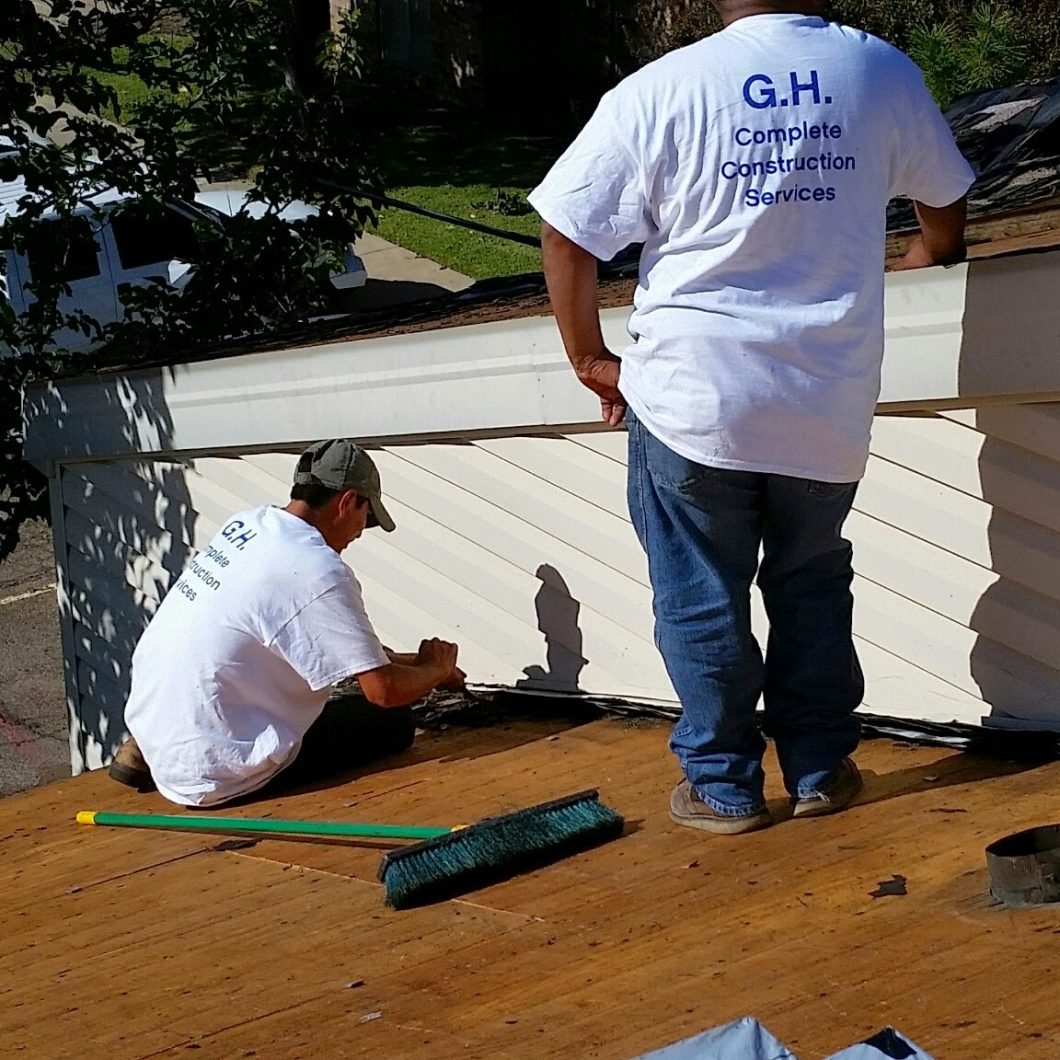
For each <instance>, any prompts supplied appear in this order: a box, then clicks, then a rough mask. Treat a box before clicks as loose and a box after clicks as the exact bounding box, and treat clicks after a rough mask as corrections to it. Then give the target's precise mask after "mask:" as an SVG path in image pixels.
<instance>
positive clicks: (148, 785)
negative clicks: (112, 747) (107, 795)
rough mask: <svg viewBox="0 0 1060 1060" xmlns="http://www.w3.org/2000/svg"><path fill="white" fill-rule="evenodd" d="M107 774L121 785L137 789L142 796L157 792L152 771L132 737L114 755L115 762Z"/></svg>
mask: <svg viewBox="0 0 1060 1060" xmlns="http://www.w3.org/2000/svg"><path fill="white" fill-rule="evenodd" d="M107 772H108V773H109V774H110V775H111V776H112V777H113V778H114V779H115V780H116V781H118V783H119V784H125V785H126V786H127V787H130V788H135V789H136V790H137V791H138V792H140V794H141V795H142V794H144V793H145V792H148V791H154V790H155V782H154V781H153V780H152V779H151V770H150V769H149V768H148V765H147V762H146V761H145V760H144V756H143V755H142V754H140V748H139V747H137V746H136V741H135V740H134V739H133V738H132V737H131V736H130V737H129V738H128V739H127V740H126V741H125V742H124V743H123V744H122V745H121V747H119V748H118V750H117V751H115V753H114V760H113V761H112V762H111V764H110V768H109V769H108V770H107Z"/></svg>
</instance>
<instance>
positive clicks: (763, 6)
mask: <svg viewBox="0 0 1060 1060" xmlns="http://www.w3.org/2000/svg"><path fill="white" fill-rule="evenodd" d="M824 13H825V12H824V5H823V4H818V3H814V2H813V0H804V2H803V3H798V2H792V3H790V4H773V3H769V2H768V0H742V2H740V0H737V2H735V3H731V4H726V5H725V6H724V7H721V8H720V10H719V11H718V14H719V15H720V16H721V21H722V24H723V25H725V26H731V25H732V24H733V23H734V22H739V21H740V19H742V18H751V17H752V16H754V15H817V16H822V17H823V16H824Z"/></svg>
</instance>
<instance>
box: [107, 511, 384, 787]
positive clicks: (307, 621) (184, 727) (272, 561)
mask: <svg viewBox="0 0 1060 1060" xmlns="http://www.w3.org/2000/svg"><path fill="white" fill-rule="evenodd" d="M387 662H388V659H387V656H386V653H385V652H384V651H383V648H382V645H381V644H380V643H379V639H378V637H376V635H375V632H374V630H373V629H372V625H371V623H370V622H369V620H368V616H367V615H366V614H365V610H364V604H363V603H362V601H361V587H360V585H359V584H358V582H357V579H356V578H355V577H354V576H353V572H352V571H351V570H350V569H349V568H348V567H347V566H346V564H345V563H343V562H342V560H341V559H340V558H339V555H338V553H336V552H335V551H334V549H332V548H330V547H329V546H328V545H327V543H326V542H325V541H324V539H323V537H322V536H321V535H320V533H319V531H317V530H315V529H314V528H313V527H312V526H310V525H309V524H308V523H306V522H305V521H303V520H302V519H299V518H298V517H297V516H294V515H291V514H290V513H288V512H285V511H284V510H283V509H282V508H274V507H270V506H267V505H263V506H262V507H260V508H255V509H253V510H252V511H248V512H241V513H239V514H238V515H234V516H232V518H231V519H229V520H228V522H227V523H226V524H225V525H224V526H223V527H222V528H221V530H220V531H219V533H218V534H217V535H216V536H215V537H214V538H213V540H212V541H211V542H210V543H209V544H208V545H207V546H206V548H204V549H203V550H202V551H201V552H200V553H198V555H197V556H196V557H195V558H194V559H193V560H192V561H191V562H190V563H189V564H188V566H187V567H186V568H185V570H184V573H183V574H182V575H181V577H180V578H179V580H178V581H177V582H176V583H175V584H174V585H173V586H172V587H171V588H170V590H169V593H168V594H167V595H166V598H165V599H164V600H163V601H162V604H161V606H160V607H159V609H158V611H157V613H156V614H155V616H154V618H153V619H152V620H151V623H150V625H149V626H148V627H147V629H146V631H145V632H144V634H143V636H142V637H141V638H140V642H139V644H137V646H136V651H135V652H134V653H133V664H132V690H131V692H130V695H129V701H128V703H127V704H126V706H125V724H126V726H127V727H128V729H129V731H130V732H131V733H132V735H133V737H134V739H135V740H136V742H137V744H138V745H139V747H140V750H141V751H142V752H143V755H144V757H145V758H146V760H147V763H148V765H149V766H150V767H151V775H152V777H153V778H154V781H155V784H156V785H157V786H158V790H159V791H160V792H161V793H162V794H163V795H164V796H165V797H166V798H167V799H169V800H171V801H172V802H177V803H182V804H184V805H187V806H209V805H212V804H214V803H218V802H224V801H227V800H228V799H231V798H234V797H236V796H237V795H243V794H246V793H248V792H251V791H255V790H256V789H258V788H260V787H261V786H262V785H263V784H265V783H266V782H267V781H268V780H269V779H270V778H271V777H272V776H274V775H275V774H276V773H278V772H279V771H280V770H281V769H282V768H283V767H284V766H285V765H287V764H288V763H290V762H291V761H292V760H293V759H294V757H295V755H296V754H297V753H298V749H299V747H300V746H301V741H302V737H303V736H304V735H305V733H306V730H307V729H308V728H309V726H310V725H311V724H312V723H313V722H314V721H315V720H316V719H317V717H319V715H320V712H321V711H322V710H323V709H324V703H325V701H326V700H327V698H328V695H329V693H330V692H331V689H332V687H333V686H334V685H335V684H336V683H337V682H338V681H340V680H342V679H343V678H345V677H350V676H352V675H354V674H359V673H364V672H365V671H367V670H374V669H376V667H379V666H385V665H386V663H387Z"/></svg>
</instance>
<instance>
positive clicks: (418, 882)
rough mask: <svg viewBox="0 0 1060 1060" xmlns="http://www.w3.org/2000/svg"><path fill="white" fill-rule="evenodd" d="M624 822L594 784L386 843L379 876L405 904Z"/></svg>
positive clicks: (481, 881) (524, 867) (398, 904)
mask: <svg viewBox="0 0 1060 1060" xmlns="http://www.w3.org/2000/svg"><path fill="white" fill-rule="evenodd" d="M624 827H625V821H624V820H623V818H622V817H621V815H619V814H618V813H616V812H615V811H614V810H612V809H610V808H609V807H607V806H605V805H603V803H601V802H600V801H599V793H598V792H596V791H585V792H581V793H580V794H578V795H571V796H569V797H568V798H565V799H557V800H556V801H555V802H547V803H543V804H542V805H540V806H531V807H529V808H528V809H524V810H517V811H515V812H514V813H509V814H504V815H503V816H501V817H490V818H487V819H486V820H484V821H479V822H478V823H477V824H473V825H471V826H470V827H468V828H463V829H461V830H460V831H457V832H450V833H448V834H447V835H444V836H440V837H438V838H437V839H428V840H426V841H425V842H423V843H416V844H415V845H414V846H410V847H405V848H404V849H403V850H396V851H393V852H392V853H390V854H387V855H386V857H384V858H383V863H382V865H381V866H380V868H379V879H380V880H381V881H382V882H383V883H384V884H385V886H386V901H387V905H390V906H392V907H393V908H394V909H407V908H408V907H409V906H412V905H421V904H423V903H425V902H431V901H437V900H439V899H443V898H451V897H453V896H454V895H456V894H459V893H461V892H464V891H468V890H474V889H476V888H478V887H484V886H486V885H487V884H490V883H498V882H500V881H501V880H504V879H507V878H509V877H510V876H515V875H518V874H519V873H521V872H529V871H530V870H531V869H536V868H540V867H541V866H542V865H547V864H550V863H551V862H553V861H558V860H559V859H560V858H564V857H567V856H569V855H571V854H577V853H580V852H581V851H583V850H588V849H589V848H590V847H593V846H596V845H597V844H599V843H604V842H606V841H607V840H608V839H614V838H617V837H618V836H619V835H621V834H622V829H623V828H624Z"/></svg>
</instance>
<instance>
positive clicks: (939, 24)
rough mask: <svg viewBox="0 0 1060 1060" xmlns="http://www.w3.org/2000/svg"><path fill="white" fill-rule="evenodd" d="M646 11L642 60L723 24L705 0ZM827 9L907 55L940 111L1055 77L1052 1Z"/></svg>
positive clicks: (910, 1) (868, 3) (659, 1)
mask: <svg viewBox="0 0 1060 1060" xmlns="http://www.w3.org/2000/svg"><path fill="white" fill-rule="evenodd" d="M645 6H646V7H647V8H649V9H650V11H651V18H652V19H653V21H654V23H655V24H656V25H657V26H658V31H657V32H656V33H655V34H654V35H653V38H652V47H651V48H650V49H647V50H646V51H644V54H641V55H639V56H638V58H639V59H640V60H641V61H647V60H649V59H653V58H656V57H657V56H659V55H661V54H663V53H664V52H666V51H669V50H671V49H672V48H676V47H681V46H682V45H685V44H691V43H692V42H693V41H696V40H699V39H700V38H701V37H704V36H706V35H708V34H710V33H714V32H715V31H716V30H717V29H718V27H719V25H720V24H719V22H718V19H717V15H716V14H715V12H714V10H713V8H712V6H711V5H710V4H709V3H708V2H707V0H656V2H654V3H650V4H646V5H645ZM832 8H833V15H834V17H835V18H837V19H838V20H839V21H841V22H846V23H848V24H849V25H852V26H858V27H859V28H861V29H866V30H868V31H869V32H870V33H874V34H876V35H877V36H879V37H882V38H883V39H884V40H888V41H890V42H891V43H892V44H895V45H896V46H897V47H899V48H901V49H903V50H904V51H907V52H909V53H910V54H911V55H912V56H913V58H914V59H916V60H917V62H918V63H920V65H921V66H922V67H923V68H924V71H925V73H926V75H927V79H928V82H929V84H930V85H931V88H932V90H933V91H934V92H935V94H936V98H937V99H938V100H939V101H940V102H941V103H942V105H943V106H945V105H946V104H948V103H949V102H950V101H951V100H952V99H953V98H954V97H955V96H957V95H960V94H961V93H963V92H971V91H975V90H977V89H981V88H993V87H1000V86H1003V85H1006V84H1013V83H1016V82H1019V81H1044V80H1047V79H1049V78H1051V77H1055V76H1056V75H1057V74H1058V73H1060V17H1058V15H1057V9H1056V0H991V2H983V0H980V2H978V3H968V0H834V2H833V4H832Z"/></svg>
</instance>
